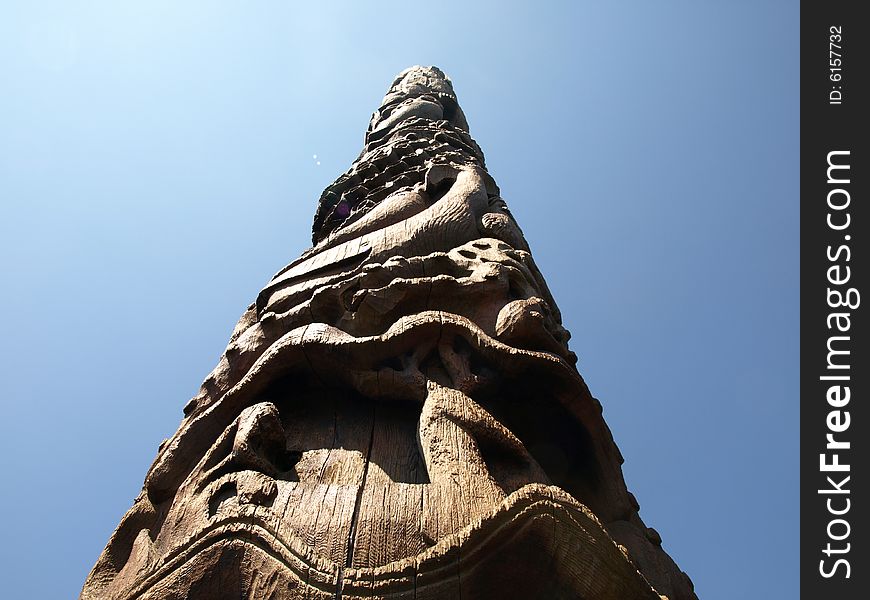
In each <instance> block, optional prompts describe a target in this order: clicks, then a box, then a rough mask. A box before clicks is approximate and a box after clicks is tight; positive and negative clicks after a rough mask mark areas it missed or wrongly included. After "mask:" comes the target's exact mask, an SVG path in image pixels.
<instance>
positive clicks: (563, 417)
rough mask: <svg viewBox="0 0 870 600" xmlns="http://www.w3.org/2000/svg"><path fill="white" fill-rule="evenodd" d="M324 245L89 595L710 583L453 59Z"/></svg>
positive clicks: (512, 592) (625, 588)
mask: <svg viewBox="0 0 870 600" xmlns="http://www.w3.org/2000/svg"><path fill="white" fill-rule="evenodd" d="M314 241H315V246H314V247H313V248H312V249H311V250H309V251H307V252H306V253H305V254H304V255H303V256H302V257H300V258H299V259H298V260H297V261H295V262H293V263H291V264H290V265H288V267H286V268H285V269H282V271H281V272H279V273H278V274H277V275H276V276H275V278H274V279H273V280H272V281H271V282H269V284H268V285H267V286H266V287H265V289H264V290H263V291H262V292H261V293H260V295H259V297H258V298H257V300H256V302H254V303H253V304H252V305H251V306H250V307H249V308H248V310H247V311H246V312H245V314H244V315H243V316H242V318H241V320H240V321H239V324H238V326H237V327H236V329H235V331H234V332H233V334H232V337H231V339H230V343H229V345H228V347H227V349H226V351H225V353H224V355H223V357H222V358H221V360H220V363H219V364H218V366H217V367H216V368H215V370H214V371H213V372H212V373H211V374H210V375H209V376H208V377H207V378H206V380H205V382H204V383H203V386H202V389H201V391H200V393H199V394H198V395H197V396H196V397H195V398H193V399H192V400H191V401H190V402H189V403H188V405H187V406H186V407H185V417H184V420H183V421H182V423H181V426H180V427H179V429H178V431H177V432H176V434H175V435H174V436H173V438H172V439H170V440H168V441H167V442H166V443H165V444H163V445H162V446H161V448H160V451H159V453H158V456H157V459H156V460H155V463H154V465H153V466H152V468H151V470H150V471H149V473H148V475H147V477H146V480H145V487H144V489H143V491H142V494H141V495H140V496H139V498H138V499H137V500H136V502H135V504H134V506H133V508H132V509H131V510H130V511H129V512H128V513H127V515H125V517H124V518H123V520H122V521H121V524H120V525H119V526H118V529H117V530H116V532H115V533H114V534H113V536H112V538H111V539H110V540H109V543H108V545H107V547H106V549H105V550H104V552H103V554H102V555H101V556H100V558H99V560H98V562H97V564H96V566H95V567H94V569H93V571H92V572H91V574H90V576H89V577H88V579H87V581H86V582H85V586H84V589H83V590H82V595H81V597H82V598H84V599H92V598H119V599H120V598H124V599H127V598H153V599H158V598H160V599H163V598H209V599H211V598H217V599H223V598H226V599H230V598H232V599H238V598H273V599H301V598H309V599H321V598H323V599H326V598H347V599H351V598H397V599H398V598H409V599H410V598H415V599H429V598H432V599H435V598H466V599H469V598H470V599H475V598H481V599H485V598H566V599H567V598H586V599H602V600H607V599H614V600H616V599H619V600H627V599H633V598H637V599H645V598H649V599H652V600H656V599H658V598H660V595H659V594H660V593H661V594H667V595H668V597H669V598H671V600H690V599H692V598H695V596H694V593H693V592H692V589H691V582H690V581H689V580H688V578H687V577H686V576H685V574H683V573H682V572H681V571H680V570H679V569H678V568H677V567H676V565H675V564H674V563H673V561H672V560H671V559H670V557H668V555H667V554H666V553H665V552H664V551H663V550H662V549H661V547H660V543H661V539H660V538H659V537H658V534H657V533H656V532H655V531H653V530H651V529H648V528H647V527H646V526H645V525H644V524H643V522H642V521H641V519H640V517H639V516H638V514H637V511H638V506H637V504H636V502H635V501H634V498H633V496H632V495H631V494H630V493H629V492H628V490H627V489H626V487H625V483H624V481H623V478H622V472H621V468H620V464H621V461H622V459H621V457H620V455H619V451H618V450H617V448H616V446H615V444H614V443H613V440H612V438H611V435H610V431H609V430H608V428H607V425H606V424H605V423H604V420H603V419H602V417H601V407H600V405H599V403H598V401H597V400H595V399H594V398H593V397H592V396H591V395H590V393H589V391H588V389H587V388H586V385H585V384H584V382H583V380H582V379H581V377H580V375H579V374H578V373H577V371H576V369H575V368H574V363H575V362H576V357H575V356H574V355H573V353H571V352H570V351H569V350H568V346H567V342H568V337H569V335H568V332H567V331H565V329H564V328H563V327H562V325H561V317H560V315H559V312H558V309H557V308H556V305H555V303H554V301H553V299H552V297H551V295H550V292H549V290H548V289H547V286H546V283H545V282H544V280H543V278H542V277H541V275H540V272H539V271H538V269H537V267H536V266H535V263H534V261H533V260H532V257H531V254H530V251H529V247H528V245H527V244H526V242H525V240H524V238H523V235H522V232H521V231H520V229H519V227H518V226H517V224H516V222H515V221H514V219H513V217H511V215H510V213H509V212H508V210H507V207H506V205H505V203H504V201H503V200H502V199H501V197H500V192H499V190H498V187H497V186H496V185H495V183H494V181H493V180H492V178H491V177H490V176H489V175H488V174H487V172H486V170H485V165H484V162H483V154H482V152H481V151H480V149H479V147H478V146H477V144H475V143H474V141H473V140H472V139H471V137H470V136H469V134H468V126H467V123H466V121H465V117H464V116H463V114H462V111H461V109H460V108H459V106H458V104H457V102H456V97H455V95H454V93H453V89H452V86H451V84H450V82H449V80H448V79H447V78H446V77H445V76H444V75H443V73H441V72H440V71H438V70H437V69H435V68H422V67H415V68H412V69H409V70H407V71H405V72H404V73H402V74H401V75H400V76H399V77H398V78H397V79H396V81H395V82H394V84H393V86H392V87H391V89H390V91H389V92H388V94H387V96H386V97H385V99H384V104H383V105H382V106H381V108H380V109H379V110H378V111H377V112H376V113H375V115H374V116H373V118H372V122H371V124H370V126H369V131H368V133H367V136H366V146H365V149H364V152H363V154H362V155H361V156H360V158H359V159H358V160H357V161H356V162H355V163H354V165H353V166H352V167H351V169H350V170H349V171H348V172H347V173H345V174H344V175H342V176H341V177H339V179H338V180H337V181H336V182H335V183H334V184H332V185H331V186H329V187H328V188H327V189H326V191H325V192H324V194H323V196H322V197H321V199H320V203H319V207H318V211H317V215H316V217H315V228H314Z"/></svg>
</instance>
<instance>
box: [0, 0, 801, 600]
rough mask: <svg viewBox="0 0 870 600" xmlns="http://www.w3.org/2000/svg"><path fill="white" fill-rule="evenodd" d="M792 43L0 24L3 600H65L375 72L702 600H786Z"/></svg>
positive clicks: (637, 20)
mask: <svg viewBox="0 0 870 600" xmlns="http://www.w3.org/2000/svg"><path fill="white" fill-rule="evenodd" d="M798 24H799V21H798V3H797V2H784V1H770V2H763V3H760V2H749V1H748V0H740V1H729V2H724V1H723V2H715V3H714V2H709V1H700V2H698V1H693V2H691V1H688V0H686V1H670V2H656V3H650V2H643V1H637V2H594V3H589V2H570V3H569V2H565V3H557V2H551V3H548V2H535V3H510V2H478V3H474V4H473V5H469V4H466V3H461V2H449V1H447V2H440V3H437V4H431V3H413V4H412V3H404V2H378V3H351V2H347V3H313V2H312V3H304V4H303V3H298V2H290V1H287V0H285V1H282V2H278V1H262V2H247V3H242V2H229V1H226V2H199V1H190V2H184V3H179V2H169V1H164V0H149V1H148V2H144V1H140V0H131V1H127V2H109V1H103V2H87V1H84V2H76V3H69V2H48V1H39V0H34V1H33V2H26V3H25V2H19V3H15V4H13V3H4V4H3V5H2V8H0V89H2V93H0V208H2V218H0V277H2V289H3V294H2V295H0V309H2V314H4V315H5V319H4V329H5V332H4V333H5V335H4V340H5V343H4V344H2V346H0V386H2V387H0V406H2V411H3V415H4V416H3V429H4V431H3V435H2V436H0V467H2V473H3V475H4V477H3V478H2V481H0V513H2V514H3V515H5V519H4V520H3V524H2V525H0V527H2V539H3V540H4V542H5V543H3V544H2V545H0V571H2V579H3V582H4V593H5V594H6V595H7V596H8V597H10V598H13V597H28V598H64V597H74V596H75V595H77V594H78V591H79V590H80V588H81V585H82V583H83V581H84V578H85V576H86V574H87V572H88V571H89V570H90V568H91V567H92V566H93V563H94V562H95V561H96V558H97V556H98V554H99V552H100V551H101V550H102V548H103V546H104V545H105V543H106V541H107V540H108V538H109V535H110V534H111V532H112V530H113V529H114V527H115V526H116V525H117V523H118V521H119V520H120V518H121V516H122V515H123V513H124V512H125V511H126V510H127V509H128V508H129V507H130V505H131V503H132V500H133V498H134V497H135V496H136V495H137V493H138V491H139V489H140V488H141V485H142V480H143V477H144V475H145V472H146V470H147V468H148V466H149V465H150V463H151V461H152V460H153V459H154V456H155V454H156V451H157V446H158V444H159V443H160V441H161V440H162V439H163V438H165V437H168V436H170V435H171V434H172V433H173V432H174V431H175V429H176V428H177V426H178V423H179V422H180V419H181V408H182V406H183V405H184V403H185V402H186V401H187V400H188V399H189V398H190V397H191V396H192V395H194V394H195V393H196V390H197V389H198V387H199V384H200V383H201V381H202V379H203V378H204V377H205V375H206V374H207V373H208V372H209V371H210V370H211V368H212V367H213V366H214V364H215V363H216V361H217V359H218V357H219V355H220V353H221V352H222V350H223V348H224V346H225V344H226V342H227V339H228V337H229V334H230V331H231V330H232V327H233V325H234V324H235V322H236V320H237V319H238V317H239V315H240V314H241V313H242V311H243V310H244V308H245V307H246V306H247V304H248V303H249V302H250V301H251V300H253V299H254V297H255V295H256V293H257V292H258V291H259V289H260V288H261V287H262V286H263V285H264V284H265V282H266V281H267V280H268V279H269V278H270V277H271V275H272V274H273V273H274V272H275V271H277V270H278V269H279V268H281V267H282V266H283V265H284V264H286V263H287V262H289V261H290V260H292V259H293V258H295V257H296V256H297V255H298V254H299V253H300V252H301V251H302V250H304V249H305V248H306V247H307V246H308V242H309V240H310V237H309V236H310V233H309V231H310V224H311V219H312V216H313V213H314V209H315V205H316V201H317V198H318V196H319V195H320V192H321V191H322V189H323V188H324V187H325V186H326V185H327V184H328V183H330V182H331V181H332V180H333V179H334V178H335V177H336V176H337V175H339V174H340V173H341V172H343V171H344V170H345V169H346V168H347V167H348V166H349V165H350V163H351V162H352V160H353V159H354V158H355V157H356V155H357V154H358V152H359V150H360V148H361V145H362V138H363V133H364V130H365V127H366V125H367V123H368V119H369V117H370V115H371V112H372V111H373V110H374V109H375V108H376V107H377V105H378V103H379V102H380V99H381V97H382V96H383V94H384V92H385V91H386V88H387V86H388V85H389V83H390V82H391V81H392V78H393V76H394V75H395V74H396V73H397V72H399V71H400V70H401V69H403V68H405V67H407V66H410V65H413V64H424V65H429V64H434V65H437V66H439V67H441V68H443V69H444V70H445V71H446V72H447V73H448V74H449V75H450V76H451V77H452V79H453V81H454V85H455V88H456V91H457V94H458V97H459V101H460V104H461V105H462V107H463V110H464V111H465V114H466V115H467V117H468V121H469V124H470V126H471V132H472V135H473V136H474V137H475V139H476V140H477V141H478V143H479V144H480V145H481V147H482V148H483V150H484V152H485V153H486V156H487V164H488V167H489V170H490V173H491V174H492V175H493V176H494V177H495V179H496V181H497V182H498V183H499V185H500V187H501V189H502V192H503V196H504V198H505V199H506V201H507V202H508V203H509V206H510V208H511V210H512V212H513V213H514V215H515V216H516V217H517V219H518V221H519V223H520V225H521V226H522V227H523V229H524V231H525V234H526V237H527V239H528V240H529V243H530V245H531V247H532V250H533V252H534V255H535V259H536V261H537V263H538V265H539V267H540V268H541V270H542V272H543V273H544V275H545V277H546V278H547V280H548V282H549V285H550V287H551V289H552V291H553V294H554V296H555V298H556V301H557V302H558V304H559V306H560V308H561V310H562V313H563V316H564V320H565V324H566V326H567V327H568V329H570V330H571V332H572V333H573V339H572V341H571V347H572V349H573V350H574V351H575V352H576V353H577V354H578V355H579V356H580V362H579V364H578V366H579V369H580V371H581V373H582V374H583V375H584V377H585V378H586V380H587V383H588V384H589V386H590V388H591V389H592V391H593V393H594V394H595V395H596V396H597V397H598V398H599V399H600V400H601V401H602V403H603V405H604V411H605V412H604V415H605V419H606V420H607V422H608V424H609V426H610V428H611V429H612V431H613V434H614V437H615V439H616V441H617V443H618V444H619V446H620V449H621V451H622V453H623V455H624V456H625V459H626V462H625V465H624V472H625V477H626V481H627V483H628V486H629V489H631V490H632V491H633V492H634V494H635V495H636V496H637V498H638V500H639V502H640V505H641V516H642V517H643V518H644V520H645V521H646V522H647V524H648V525H650V526H653V527H655V528H656V529H658V530H659V531H660V532H661V534H662V537H663V539H664V546H665V548H666V550H667V551H668V552H669V553H670V554H671V555H672V556H673V557H674V558H675V559H676V561H677V562H678V564H679V565H680V566H681V567H682V568H683V569H684V570H685V571H687V572H688V573H689V575H690V576H691V577H692V579H693V580H694V582H695V586H696V590H697V592H698V594H699V596H700V597H701V598H703V599H705V600H716V599H723V600H724V599H726V598H728V599H731V598H735V597H736V598H750V597H753V598H764V599H779V598H782V599H786V598H788V599H790V598H795V597H797V595H798V540H799V531H798V406H799V403H798V399H799V397H798V340H799V331H798V310H799V297H798V283H799V275H798V266H799V263H798V241H799V237H798V208H799V202H798V167H799V163H798V150H799V128H798V117H799V96H798V85H799V73H798V67H799V62H798V58H799V50H798ZM314 155H317V159H316V160H315V159H314V158H313V157H314ZM317 161H319V163H320V164H317Z"/></svg>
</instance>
